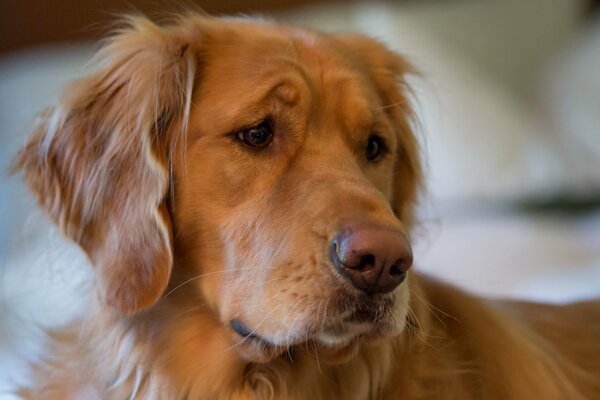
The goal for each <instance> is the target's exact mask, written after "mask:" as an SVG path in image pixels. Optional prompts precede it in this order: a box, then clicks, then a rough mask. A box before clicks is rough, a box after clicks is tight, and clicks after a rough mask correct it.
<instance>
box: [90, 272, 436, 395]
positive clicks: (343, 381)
mask: <svg viewBox="0 0 600 400" xmlns="http://www.w3.org/2000/svg"><path fill="white" fill-rule="evenodd" d="M410 284H411V292H412V294H413V296H412V301H411V310H412V311H411V313H410V317H409V320H408V325H407V328H406V330H405V332H403V333H402V334H401V335H400V336H399V337H395V338H391V339H386V340H384V341H382V342H380V343H378V344H376V345H364V346H363V347H362V348H361V349H360V351H359V352H358V354H357V355H356V356H355V357H354V358H353V359H351V360H350V361H348V362H346V363H343V364H339V365H325V364H324V363H322V362H320V360H319V359H318V356H316V354H315V352H314V350H313V349H311V348H310V347H298V348H294V349H291V350H290V352H289V353H286V354H284V355H282V356H280V357H279V358H277V359H275V360H273V361H271V362H269V363H266V364H253V363H248V362H247V361H244V360H243V359H241V358H240V357H239V356H238V355H237V353H236V351H235V346H234V345H232V343H231V340H230V336H229V335H228V334H227V332H226V331H225V330H226V329H228V328H227V327H224V326H223V325H222V324H220V323H219V321H218V320H217V319H216V318H215V316H214V314H213V312H212V311H211V310H210V309H209V308H208V307H207V306H202V305H200V306H198V307H196V308H194V309H182V308H180V307H181V303H185V304H189V303H190V302H189V298H187V301H185V302H183V301H182V302H181V303H180V302H179V299H183V298H185V297H186V296H188V295H189V294H185V293H182V294H181V295H180V296H170V297H168V298H166V299H164V300H163V301H161V303H160V304H158V305H157V306H156V307H155V308H154V309H152V310H150V311H147V312H145V313H142V314H140V315H136V316H133V317H129V318H123V317H121V316H117V315H115V314H114V313H111V312H109V311H107V310H105V309H103V308H102V307H101V306H98V314H97V315H95V316H94V317H93V318H89V319H88V320H87V321H86V323H85V324H84V325H83V326H84V328H83V329H84V330H83V332H79V336H80V337H82V335H83V337H86V341H85V342H86V343H94V344H95V345H94V347H93V348H89V347H88V348H87V349H86V350H87V351H88V352H91V353H92V354H90V357H89V359H92V360H98V363H100V364H102V365H98V364H94V365H93V366H92V368H93V372H92V371H90V373H93V374H96V375H97V374H98V371H101V372H100V373H101V374H102V376H95V379H94V381H95V382H98V385H99V386H100V387H99V388H98V390H103V388H102V386H104V388H106V387H110V390H111V394H110V396H111V398H112V397H114V396H116V395H117V394H118V395H119V396H120V395H121V394H122V396H123V397H127V396H130V395H131V393H138V394H144V393H145V392H146V391H147V392H148V393H150V391H156V390H159V392H160V393H166V394H168V396H167V397H168V398H180V397H181V398H183V397H185V396H186V395H187V396H189V397H190V398H219V399H220V398H224V399H225V398H227V399H228V398H233V399H245V398H257V399H262V398H267V399H268V398H286V399H296V398H298V399H307V398H311V399H331V398H343V399H368V398H381V397H382V396H383V395H384V394H385V393H386V392H388V391H390V390H391V389H392V388H393V389H394V392H395V393H396V392H397V387H398V385H401V386H403V387H405V388H406V393H407V395H408V394H409V393H410V392H413V391H415V390H416V391H417V392H418V391H419V390H420V389H419V387H418V386H419V382H420V381H419V379H416V378H418V377H417V376H416V374H417V373H416V372H414V371H416V370H417V369H418V370H421V371H423V370H425V369H422V368H416V367H417V364H421V363H423V362H424V361H423V359H422V355H423V354H424V352H425V350H426V348H428V347H429V346H432V343H431V340H432V338H433V337H436V335H435V334H433V333H432V318H431V314H430V313H429V311H428V309H427V300H426V298H425V294H424V293H423V291H422V290H421V286H420V284H419V282H418V279H417V278H416V277H415V279H412V280H411V282H410ZM198 304H202V303H201V301H199V302H198ZM91 314H94V313H91ZM91 314H90V315H91ZM98 315H100V317H98ZM82 346H86V344H85V343H82ZM106 354H116V355H117V358H116V359H110V360H109V359H107V358H106V357H105V355H106ZM417 355H419V357H417ZM350 377H352V378H351V379H350ZM409 378H410V379H409ZM101 382H103V383H101ZM392 386H393V387H392ZM140 397H141V398H145V397H144V396H140Z"/></svg>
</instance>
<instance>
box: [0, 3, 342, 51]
mask: <svg viewBox="0 0 600 400" xmlns="http://www.w3.org/2000/svg"><path fill="white" fill-rule="evenodd" d="M333 2H335V1H334V0H325V1H324V0H241V1H240V0H186V1H174V0H168V1H167V0H50V1H49V0H0V54H1V53H6V52H8V51H11V50H17V49H19V48H21V47H27V46H34V45H38V44H43V43H48V42H59V41H60V42H62V41H67V42H68V41H75V40H81V39H92V40H93V39H98V38H100V37H102V36H103V34H105V33H106V31H107V29H108V28H109V27H110V24H109V22H111V21H114V19H115V15H118V14H121V13H124V12H135V11H141V12H143V13H145V14H148V15H151V16H152V15H153V14H158V13H159V12H160V11H163V12H164V10H181V9H187V8H198V9H202V10H204V11H206V12H208V13H211V14H239V13H261V12H269V11H282V10H286V9H290V8H294V7H298V6H302V5H308V4H316V3H333Z"/></svg>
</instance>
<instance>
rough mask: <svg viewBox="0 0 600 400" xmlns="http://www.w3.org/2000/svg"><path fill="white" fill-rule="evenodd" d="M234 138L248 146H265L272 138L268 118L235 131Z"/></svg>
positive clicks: (271, 129)
mask: <svg viewBox="0 0 600 400" xmlns="http://www.w3.org/2000/svg"><path fill="white" fill-rule="evenodd" d="M235 136H236V138H237V139H238V140H239V141H240V142H242V143H244V144H245V145H246V146H248V147H252V148H255V149H260V148H263V147H267V146H268V145H269V144H270V143H271V141H272V140H273V128H272V124H271V122H270V120H268V119H267V120H264V121H262V122H261V123H259V124H257V125H254V126H251V127H250V128H245V129H242V130H240V131H238V132H236V133H235Z"/></svg>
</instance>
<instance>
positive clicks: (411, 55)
mask: <svg viewBox="0 0 600 400" xmlns="http://www.w3.org/2000/svg"><path fill="white" fill-rule="evenodd" d="M186 4H189V5H198V6H200V7H201V8H202V9H204V10H205V11H207V12H210V13H213V14H240V13H245V14H256V13H260V14H266V15H270V16H274V17H275V18H277V19H280V20H283V21H289V22H293V23H296V24H299V25H303V26H310V27H316V28H318V29H321V30H325V31H334V32H335V31H360V32H364V33H367V34H370V35H372V36H375V37H377V38H379V39H381V40H382V41H384V42H386V43H388V44H389V45H390V46H391V47H392V48H394V49H395V50H397V51H399V52H401V53H402V54H404V55H405V56H406V57H407V58H408V59H409V60H411V61H412V63H413V64H415V65H416V66H417V68H418V69H419V70H420V71H421V72H422V76H421V77H419V78H417V77H414V78H412V79H411V83H412V85H413V88H414V90H415V107H416V109H417V114H418V117H419V121H418V124H417V131H418V135H419V138H420V140H421V147H422V151H423V158H424V162H425V167H426V174H427V180H426V190H425V191H424V193H423V198H422V201H421V208H420V213H421V222H422V223H421V225H420V227H419V228H418V230H417V232H416V234H415V238H414V242H415V248H416V250H415V253H416V265H417V268H419V269H420V270H421V271H423V272H426V273H430V274H433V275H436V276H438V277H440V278H442V279H445V280H448V281H451V282H453V283H455V284H457V285H460V286H462V287H464V288H465V289H467V290H470V291H473V292H476V293H479V294H482V295H486V296H494V297H517V298H524V299H531V300H539V301H551V302H558V303H560V302H566V301H572V300H575V299H581V298H587V297H593V296H600V13H599V11H600V1H598V0H595V1H594V0H446V1H442V0H421V1H417V0H413V1H387V2H384V1H380V2H376V1H354V2H348V1H345V2H341V1H338V2H335V1H317V0H286V1H281V0H279V1H278V0H255V1H223V0H221V1H219V0H196V1H193V0H188V1H187V2H186ZM182 8H185V6H182V5H181V3H180V2H175V1H170V2H165V1H160V0H153V1H142V0H128V1H125V0H56V1H46V0H22V1H16V0H12V1H9V0H0V168H1V169H3V170H4V169H5V168H6V166H7V165H8V163H9V160H10V158H11V156H12V155H13V154H14V152H15V151H16V150H17V149H18V148H19V147H20V146H21V145H22V144H23V143H24V141H25V137H26V135H27V134H28V132H29V129H30V127H31V123H32V120H33V118H34V116H35V114H36V112H38V111H40V110H41V109H43V108H44V107H46V106H48V105H50V104H52V103H53V102H54V101H55V100H56V99H57V97H58V95H59V93H60V89H61V88H62V87H63V86H64V85H65V84H66V83H67V82H68V81H70V80H72V79H73V78H76V77H79V76H82V75H85V74H86V72H89V71H90V70H91V69H93V66H90V65H88V64H87V61H88V60H89V58H90V56H91V55H92V54H93V52H94V50H95V49H97V48H98V46H97V40H98V39H99V38H101V37H102V36H103V35H105V34H106V33H107V32H108V31H109V30H110V27H111V22H112V21H114V20H115V16H117V15H119V14H121V13H123V12H134V11H141V12H144V13H146V14H148V15H150V16H157V17H159V18H160V16H161V15H163V16H164V15H165V12H171V11H173V10H180V9H182ZM32 204H33V202H32V199H31V198H30V197H29V195H28V194H27V192H26V190H25V189H24V188H23V186H22V185H21V183H20V182H19V179H17V178H14V177H12V178H8V177H3V178H2V181H1V184H0V263H1V264H0V398H2V396H3V393H4V392H3V391H5V390H6V388H8V387H9V385H10V383H8V382H9V381H10V382H14V381H15V380H17V381H18V380H22V379H24V376H25V375H26V374H25V373H24V372H23V371H24V369H23V365H24V364H23V360H24V356H25V355H28V354H34V353H35V352H36V351H37V350H38V349H39V345H40V343H38V342H36V341H34V340H32V337H37V335H36V332H37V331H36V329H35V328H32V322H33V323H35V325H37V326H53V325H56V324H60V323H62V322H64V321H66V320H67V319H68V318H69V317H70V316H71V315H73V313H74V312H77V302H76V301H75V300H74V299H76V298H77V296H76V295H74V293H76V290H77V287H78V285H77V280H78V279H79V275H80V274H78V272H80V271H79V270H78V269H77V268H76V267H73V269H72V270H67V271H65V270H64V268H62V266H64V264H65V263H64V262H60V260H64V257H65V256H66V257H68V260H69V262H68V263H66V264H69V265H71V266H72V265H74V264H76V262H74V260H78V261H77V262H79V261H81V262H83V261H82V256H81V254H80V253H79V252H78V250H77V249H63V248H61V250H60V251H58V250H56V249H55V243H56V242H55V240H56V239H53V238H55V236H54V235H52V234H50V235H49V234H48V233H47V232H48V229H47V227H45V222H44V218H43V215H42V214H41V213H40V212H36V211H35V209H34V207H33V206H32ZM56 246H58V245H56ZM56 264H60V265H61V268H62V269H57V268H54V267H53V265H54V266H55V265H56Z"/></svg>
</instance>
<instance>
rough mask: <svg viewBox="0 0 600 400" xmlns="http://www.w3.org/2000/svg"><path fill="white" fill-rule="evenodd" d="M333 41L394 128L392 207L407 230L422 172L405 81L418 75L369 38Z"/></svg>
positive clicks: (391, 52) (346, 38)
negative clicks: (365, 79) (357, 68)
mask: <svg viewBox="0 0 600 400" xmlns="http://www.w3.org/2000/svg"><path fill="white" fill-rule="evenodd" d="M336 40H339V41H340V42H341V43H342V44H343V45H344V46H345V47H346V48H348V49H349V50H350V52H351V54H352V56H353V57H355V58H357V59H358V62H359V63H360V64H362V66H363V67H364V68H365V70H366V72H367V74H368V75H369V76H370V77H371V78H372V79H373V82H374V84H375V86H376V87H377V90H378V92H379V96H380V97H381V99H382V100H383V106H384V110H385V112H386V113H387V114H388V115H389V117H390V119H391V120H392V122H393V124H394V127H395V130H396V134H397V135H398V139H399V141H398V144H399V145H398V148H397V153H398V154H397V162H396V165H395V177H394V187H393V200H392V202H393V204H392V206H393V208H394V212H395V213H396V215H397V216H398V218H400V220H401V221H402V222H403V223H404V225H405V226H406V227H407V228H409V229H410V227H411V226H412V225H413V223H414V213H415V211H414V207H415V204H416V200H417V196H418V194H419V191H420V188H421V181H422V170H421V160H420V155H419V153H420V152H419V144H418V142H417V139H416V137H415V135H414V133H413V129H412V126H411V123H412V122H414V118H413V117H414V115H413V110H412V106H411V102H410V98H409V95H410V93H411V90H410V87H409V85H408V84H407V80H406V79H407V76H408V75H411V74H416V75H418V72H417V71H416V69H415V68H414V67H413V66H412V65H411V64H410V63H409V62H408V61H407V60H406V59H405V58H403V57H402V56H400V55H399V54H397V53H395V52H393V51H391V50H389V49H388V48H387V47H386V46H385V45H383V44H381V43H380V42H378V41H376V40H374V39H371V38H369V37H366V36H362V35H336Z"/></svg>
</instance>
